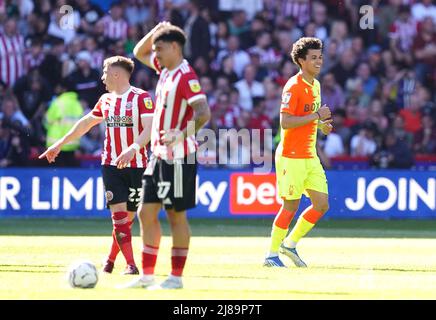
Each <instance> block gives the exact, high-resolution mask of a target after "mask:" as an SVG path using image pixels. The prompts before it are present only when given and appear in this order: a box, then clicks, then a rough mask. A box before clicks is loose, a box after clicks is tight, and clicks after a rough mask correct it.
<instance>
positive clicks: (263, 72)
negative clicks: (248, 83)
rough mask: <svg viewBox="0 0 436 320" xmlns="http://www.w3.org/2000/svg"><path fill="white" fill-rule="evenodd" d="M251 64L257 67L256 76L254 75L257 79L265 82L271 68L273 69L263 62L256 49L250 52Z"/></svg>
mask: <svg viewBox="0 0 436 320" xmlns="http://www.w3.org/2000/svg"><path fill="white" fill-rule="evenodd" d="M250 65H251V66H253V67H254V68H255V69H256V76H255V77H254V79H255V80H256V81H259V82H263V80H265V78H267V77H268V76H269V72H270V71H269V70H271V69H268V68H267V67H266V66H265V65H263V64H262V63H261V61H260V55H259V53H257V52H256V51H251V52H250Z"/></svg>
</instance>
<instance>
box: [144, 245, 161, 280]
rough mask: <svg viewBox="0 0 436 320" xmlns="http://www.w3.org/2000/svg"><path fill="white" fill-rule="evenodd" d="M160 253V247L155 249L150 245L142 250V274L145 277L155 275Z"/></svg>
mask: <svg viewBox="0 0 436 320" xmlns="http://www.w3.org/2000/svg"><path fill="white" fill-rule="evenodd" d="M158 251H159V247H153V246H150V245H146V246H145V247H144V248H143V249H142V273H143V274H144V275H152V274H154V267H155V266H156V260H157V253H158Z"/></svg>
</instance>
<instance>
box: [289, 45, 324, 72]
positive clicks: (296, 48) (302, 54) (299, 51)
mask: <svg viewBox="0 0 436 320" xmlns="http://www.w3.org/2000/svg"><path fill="white" fill-rule="evenodd" d="M310 49H314V50H322V42H321V40H319V39H318V38H313V37H303V38H300V39H298V41H297V42H295V43H294V44H293V45H292V50H291V58H292V61H293V62H294V63H295V64H296V65H297V66H299V67H300V68H301V65H300V63H299V62H298V59H300V58H301V59H303V60H306V56H307V53H308V52H309V50H310Z"/></svg>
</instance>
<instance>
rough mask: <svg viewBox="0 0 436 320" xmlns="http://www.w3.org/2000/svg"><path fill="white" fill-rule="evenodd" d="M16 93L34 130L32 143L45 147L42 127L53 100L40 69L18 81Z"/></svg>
mask: <svg viewBox="0 0 436 320" xmlns="http://www.w3.org/2000/svg"><path fill="white" fill-rule="evenodd" d="M14 93H15V95H16V97H17V99H18V104H19V105H20V106H22V107H21V110H22V112H23V114H24V116H25V117H26V118H27V119H28V120H29V121H30V124H31V126H32V128H33V133H32V143H33V144H36V145H38V146H42V145H44V142H45V130H44V128H43V126H42V120H43V118H44V113H45V111H46V109H47V103H48V101H49V100H50V99H51V96H52V91H51V88H50V87H49V84H48V82H47V81H46V80H45V79H44V78H43V77H42V76H41V74H40V73H39V70H38V69H33V70H32V71H31V72H30V73H29V74H27V75H26V76H24V77H21V78H20V79H18V81H17V82H16V83H15V86H14Z"/></svg>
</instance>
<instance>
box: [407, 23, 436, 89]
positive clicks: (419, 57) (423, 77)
mask: <svg viewBox="0 0 436 320" xmlns="http://www.w3.org/2000/svg"><path fill="white" fill-rule="evenodd" d="M413 52H414V55H415V61H416V62H415V63H416V64H415V71H416V74H417V78H418V79H419V81H420V82H422V83H428V84H429V85H430V86H432V85H436V81H435V79H434V75H435V70H436V58H435V57H436V23H435V22H433V20H432V18H430V17H426V18H424V19H423V20H422V22H421V28H420V32H419V33H418V35H417V36H416V38H415V40H414V41H413Z"/></svg>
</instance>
